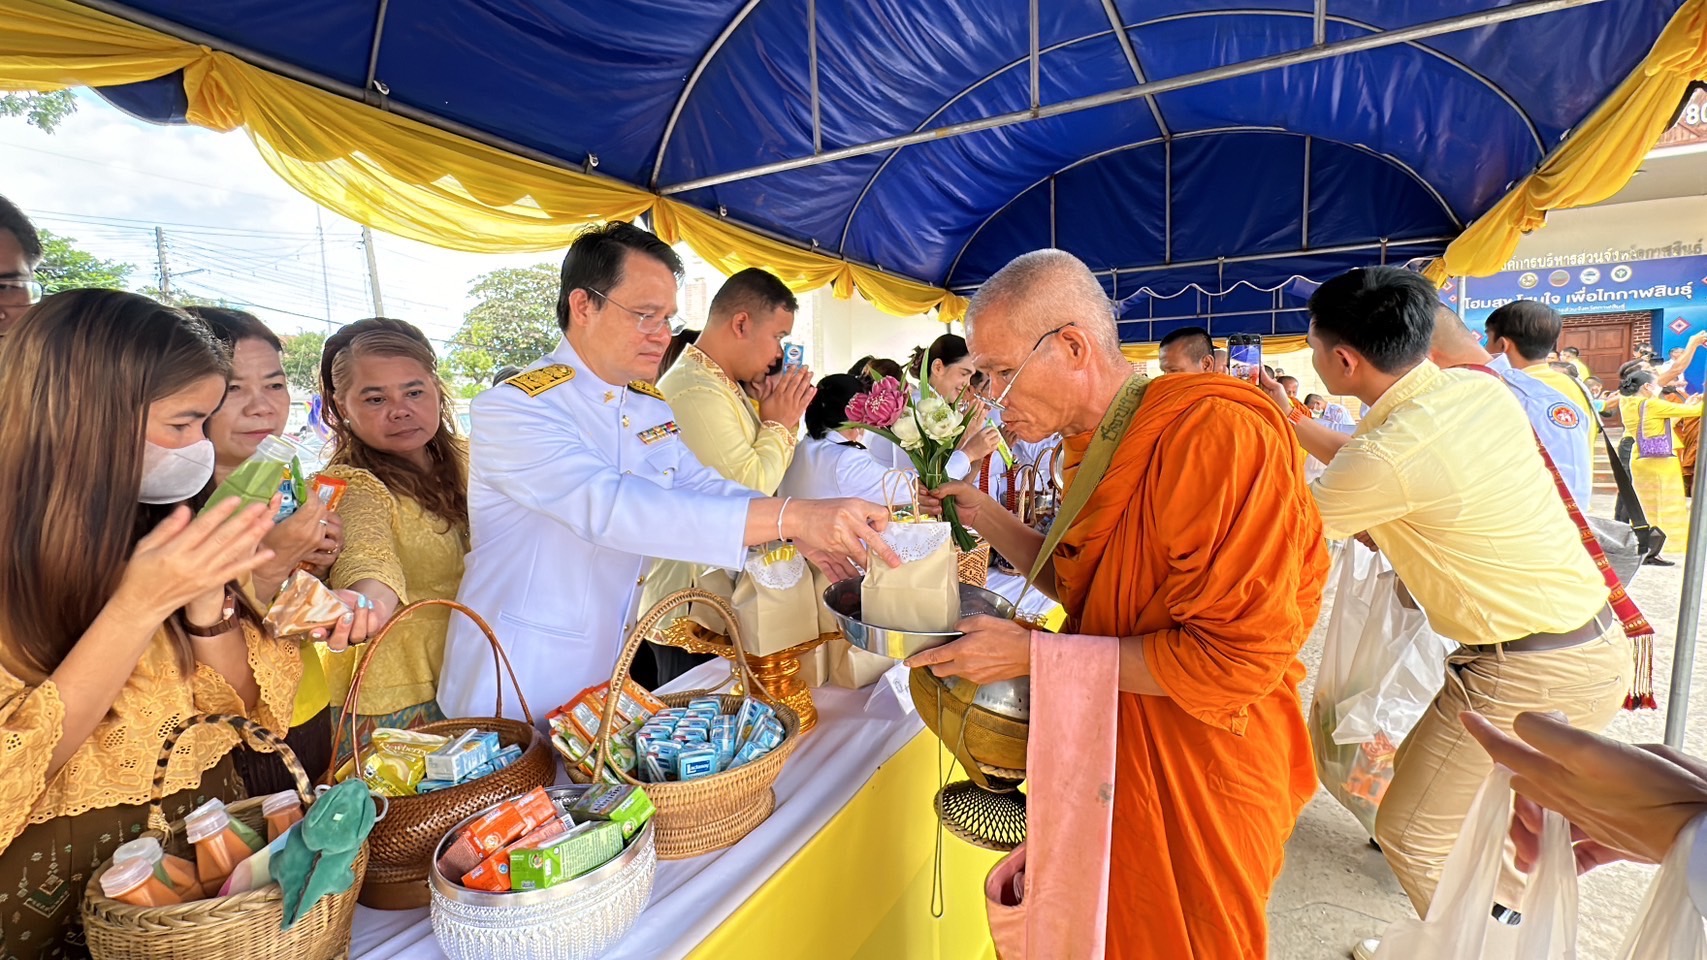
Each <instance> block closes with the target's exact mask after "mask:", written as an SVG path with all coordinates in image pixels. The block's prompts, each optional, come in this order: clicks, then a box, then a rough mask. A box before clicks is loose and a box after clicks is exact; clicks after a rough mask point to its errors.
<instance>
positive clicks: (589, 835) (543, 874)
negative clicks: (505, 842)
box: [510, 822, 626, 890]
mask: <svg viewBox="0 0 1707 960" xmlns="http://www.w3.org/2000/svg"><path fill="white" fill-rule="evenodd" d="M625 840H626V837H625V835H624V834H623V831H622V826H621V825H620V824H617V823H610V822H593V823H583V824H580V825H579V826H577V827H575V828H574V829H573V830H570V831H568V832H567V833H564V834H562V835H560V836H557V837H554V838H552V839H551V840H548V841H546V842H545V843H543V844H540V845H538V846H534V847H529V846H524V845H521V844H518V845H517V847H516V849H514V850H512V851H511V852H510V886H511V889H514V890H540V889H544V888H545V887H550V886H554V885H556V884H559V883H562V882H563V881H565V880H573V879H574V878H576V877H578V876H580V875H582V874H584V873H588V872H590V871H592V870H597V869H598V868H599V867H602V866H604V865H605V864H607V863H609V862H610V860H611V858H612V857H615V856H616V855H617V854H619V853H621V852H622V845H623V843H624V841H625Z"/></svg>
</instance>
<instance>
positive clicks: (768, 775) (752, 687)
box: [569, 590, 800, 860]
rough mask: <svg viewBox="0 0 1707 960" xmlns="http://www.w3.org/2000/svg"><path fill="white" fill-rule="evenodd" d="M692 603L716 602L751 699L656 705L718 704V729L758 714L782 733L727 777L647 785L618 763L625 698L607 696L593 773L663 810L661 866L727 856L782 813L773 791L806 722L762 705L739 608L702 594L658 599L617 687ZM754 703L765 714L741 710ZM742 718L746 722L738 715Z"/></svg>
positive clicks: (687, 698)
mask: <svg viewBox="0 0 1707 960" xmlns="http://www.w3.org/2000/svg"><path fill="white" fill-rule="evenodd" d="M688 603H705V604H710V605H711V606H713V607H714V608H715V609H716V610H717V612H718V613H719V614H720V615H721V616H722V617H723V618H724V621H725V622H726V623H727V624H728V625H729V629H730V634H731V638H732V640H733V641H734V642H733V643H732V644H731V646H732V647H733V652H734V654H735V665H736V668H737V669H738V670H739V671H740V673H741V676H742V679H743V682H744V684H745V687H746V690H747V691H748V693H749V694H751V695H752V696H751V697H739V696H734V695H730V694H724V695H721V696H717V695H714V694H712V693H711V692H710V691H706V690H693V691H688V692H685V693H667V694H664V695H662V696H661V697H659V698H658V699H659V700H661V701H662V702H663V703H664V704H665V705H666V706H667V707H671V708H675V707H686V708H689V709H690V710H692V709H693V705H694V704H695V701H705V703H702V704H700V708H701V709H704V708H705V707H706V706H708V705H709V702H710V701H712V700H715V702H716V704H717V706H716V708H715V709H716V710H717V713H716V714H715V715H709V716H707V717H706V718H705V719H706V720H708V721H710V726H712V727H713V728H715V725H716V719H717V717H736V719H737V722H738V723H739V722H743V721H744V720H751V719H752V716H751V715H752V714H753V713H755V712H759V713H769V714H771V715H773V716H772V719H774V720H775V721H776V723H777V724H778V725H779V726H780V727H781V730H780V732H779V733H778V734H777V736H776V737H775V742H774V743H770V744H769V745H768V746H767V747H766V748H765V749H764V750H763V751H762V752H758V753H756V755H754V756H751V757H750V758H748V759H745V760H743V761H742V762H740V763H738V764H737V763H731V764H729V765H727V766H725V767H724V768H723V770H722V772H715V771H716V769H717V768H716V767H715V766H713V770H712V772H703V771H694V772H695V773H696V774H698V775H695V776H691V777H689V778H688V779H682V778H681V777H680V776H679V775H678V776H677V778H676V779H675V780H669V779H668V778H667V777H666V780H665V782H652V783H649V782H646V781H645V780H642V779H640V778H639V777H636V776H634V775H633V774H631V773H629V772H627V771H625V770H623V769H622V767H621V765H619V764H618V763H617V762H616V759H615V752H616V750H617V748H618V745H619V744H620V738H619V737H618V734H619V733H620V731H619V729H618V719H617V716H618V707H619V704H620V700H621V698H620V697H610V696H607V697H605V698H604V715H603V716H602V717H601V718H600V724H599V730H598V732H597V740H598V742H597V743H596V744H594V746H595V749H596V753H595V760H594V763H593V769H594V770H600V771H606V772H607V773H608V774H609V775H610V776H611V777H612V778H614V779H616V780H618V781H620V782H621V783H623V784H629V785H634V786H638V787H642V788H644V789H645V791H646V793H647V795H648V796H650V797H651V799H652V802H653V803H654V804H655V805H656V806H657V810H658V813H657V817H656V819H655V820H654V821H653V822H654V823H655V824H656V826H657V845H658V857H659V858H660V859H663V860H681V859H685V858H687V857H695V856H698V855H700V854H702V853H710V852H711V851H713V850H721V849H723V848H724V847H727V846H730V845H731V844H733V843H735V842H736V841H738V840H740V839H741V838H742V837H744V836H746V835H747V834H748V833H750V832H752V830H753V828H754V827H757V826H758V825H759V824H761V823H763V822H764V821H765V818H767V817H769V816H770V815H771V811H772V810H773V809H775V807H776V794H775V793H774V792H772V790H771V785H772V784H774V783H775V782H776V778H777V775H778V774H780V773H781V772H782V765H783V763H784V762H786V761H787V760H788V757H789V755H790V754H791V753H793V752H794V747H795V745H796V744H797V743H798V742H799V740H800V718H799V717H798V716H797V715H796V714H795V712H794V711H793V710H792V709H791V708H790V707H789V706H788V705H787V704H785V703H773V704H763V703H762V702H760V701H759V700H758V699H757V698H758V697H759V694H760V693H761V691H762V690H763V688H762V687H761V686H760V685H759V684H758V683H757V682H756V681H755V680H754V678H753V673H752V669H751V668H750V667H749V666H748V664H747V655H746V652H745V649H744V648H743V646H742V643H741V635H740V629H741V628H740V622H739V618H738V617H737V616H736V615H735V611H734V609H733V608H731V607H730V605H729V602H728V601H727V600H724V599H723V598H722V597H719V596H716V595H715V594H711V593H707V592H705V591H704V590H680V591H677V592H676V593H673V594H671V595H669V596H667V597H665V598H664V599H663V600H661V601H659V602H658V605H657V606H655V607H653V608H652V609H651V610H649V611H647V613H646V615H645V616H643V617H641V618H640V622H639V623H638V624H636V625H635V627H634V632H633V633H632V634H630V635H629V637H628V641H627V643H625V644H624V645H623V648H622V653H621V655H620V656H618V658H617V662H616V666H615V668H614V669H613V670H612V671H611V683H610V685H611V687H612V688H613V689H616V688H619V687H620V686H621V685H622V683H623V681H624V680H625V679H626V678H627V677H628V668H629V666H630V665H631V664H632V663H633V662H634V655H635V653H636V652H638V651H639V649H640V644H641V642H642V641H644V640H645V639H646V638H647V637H648V636H650V635H651V634H652V632H653V631H655V630H656V629H657V627H658V624H659V623H660V622H661V621H662V620H663V619H664V617H665V616H666V615H667V614H669V613H670V612H671V611H672V610H674V609H675V608H677V607H679V606H682V605H684V604H688ZM754 703H758V704H759V706H762V707H763V710H761V711H754V709H753V708H752V707H751V706H749V707H748V708H747V710H745V711H743V709H742V708H743V705H744V704H754ZM708 712H709V711H708ZM742 714H746V716H745V717H743V716H740V715H742ZM767 743H768V741H767ZM637 759H639V758H637ZM678 759H679V758H678ZM714 764H715V761H714ZM569 769H570V773H571V776H573V775H574V774H575V773H576V772H577V771H576V769H575V767H573V766H570V767H569Z"/></svg>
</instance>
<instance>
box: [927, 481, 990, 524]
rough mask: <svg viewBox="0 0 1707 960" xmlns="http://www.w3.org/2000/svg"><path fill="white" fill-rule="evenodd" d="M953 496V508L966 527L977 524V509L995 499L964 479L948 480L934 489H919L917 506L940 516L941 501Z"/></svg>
mask: <svg viewBox="0 0 1707 960" xmlns="http://www.w3.org/2000/svg"><path fill="white" fill-rule="evenodd" d="M949 497H953V498H954V509H955V511H956V512H957V514H958V515H959V517H960V522H961V523H963V524H965V525H966V526H968V527H976V526H977V525H978V517H979V511H980V510H982V509H983V508H984V507H985V506H986V505H993V504H995V502H996V501H994V500H992V499H990V495H989V494H987V493H985V492H983V491H982V490H979V489H978V488H977V487H974V486H973V485H972V484H970V483H967V482H966V481H964V480H950V481H949V482H947V483H945V484H943V485H942V486H940V487H937V488H936V489H935V490H925V489H920V490H919V507H920V509H922V510H924V511H925V513H927V514H930V515H931V516H933V517H941V516H942V502H943V501H944V500H947V499H948V498H949Z"/></svg>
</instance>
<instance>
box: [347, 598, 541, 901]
mask: <svg viewBox="0 0 1707 960" xmlns="http://www.w3.org/2000/svg"><path fill="white" fill-rule="evenodd" d="M429 606H440V607H450V608H451V609H452V610H456V611H459V612H461V613H462V614H463V615H464V616H466V617H468V618H469V619H470V620H473V621H474V624H475V626H478V627H479V628H480V632H482V633H484V634H485V635H486V641H487V642H488V643H490V644H491V645H492V668H493V670H494V671H495V672H497V673H498V685H497V703H496V704H495V705H494V706H493V707H492V716H490V717H478V718H474V717H468V718H462V719H456V720H440V721H438V722H436V723H427V724H422V725H421V726H419V727H417V728H415V729H417V730H420V731H421V732H422V733H436V734H439V735H440V736H447V737H454V736H456V735H457V734H460V733H462V732H463V731H464V730H474V729H480V730H491V731H494V732H496V733H497V734H498V740H499V742H501V743H503V744H504V745H505V746H509V745H511V744H514V745H516V746H519V747H521V748H522V755H521V757H520V758H519V759H517V760H516V762H515V763H512V764H510V765H509V766H508V767H505V768H504V769H502V770H499V771H498V772H497V773H494V774H491V775H489V776H485V777H481V778H480V779H479V780H474V781H471V782H469V783H466V784H463V785H462V786H460V787H450V788H448V789H445V790H436V791H434V792H432V793H429V794H424V795H422V796H416V797H393V798H391V801H390V802H391V806H390V808H389V810H388V811H387V812H386V815H385V819H383V820H381V821H379V822H378V823H377V824H375V825H374V828H373V834H372V835H371V836H370V837H369V838H368V843H369V845H370V846H371V847H372V851H373V862H372V864H370V865H369V867H368V873H367V882H366V883H364V884H363V885H362V892H361V903H362V906H364V907H376V908H378V909H380V910H408V909H413V908H415V907H424V906H426V905H427V903H428V901H429V900H430V899H431V893H430V891H429V890H428V889H427V871H428V868H429V867H431V866H432V860H433V848H434V847H435V846H437V844H438V842H439V839H440V838H441V837H443V836H444V835H445V831H447V830H449V829H450V828H451V825H452V824H454V823H456V822H457V821H459V820H462V819H463V818H465V817H468V816H470V815H472V814H474V813H478V812H479V811H481V810H484V809H486V808H487V807H490V806H492V805H494V804H496V803H498V802H500V801H502V800H504V799H505V798H507V797H513V796H517V795H518V794H523V793H526V792H528V791H529V790H532V789H533V788H534V787H549V786H551V784H552V783H553V782H554V781H555V780H556V778H557V763H556V761H555V760H554V759H553V755H552V752H551V747H550V745H549V744H548V743H547V741H546V739H545V737H544V736H543V735H542V734H540V732H539V731H538V730H536V729H534V725H533V712H532V711H531V710H529V709H528V703H527V698H526V697H524V696H523V695H522V688H521V684H520V683H518V682H517V681H516V672H515V670H514V669H513V668H511V666H510V658H509V657H507V656H505V655H504V648H503V646H502V645H500V644H499V643H498V638H497V637H496V636H495V635H494V634H493V633H492V628H491V627H489V626H487V625H486V621H485V620H482V619H481V618H480V615H479V614H477V613H475V612H474V611H473V610H470V609H468V608H467V607H465V606H463V605H462V604H460V603H457V602H456V601H454V600H421V601H418V602H416V603H412V604H410V605H408V606H407V607H404V608H403V609H402V610H399V611H398V612H397V615H396V616H394V617H392V618H391V621H390V622H389V623H387V624H386V625H385V627H384V628H383V629H381V630H380V631H379V634H378V635H377V636H375V637H374V638H373V639H372V640H370V641H368V650H367V654H366V655H365V656H364V657H363V658H362V662H361V664H360V665H359V666H357V667H356V673H355V676H354V677H353V678H352V679H351V680H350V692H349V695H348V696H346V697H345V698H344V716H345V717H348V718H349V721H350V723H349V736H350V739H351V741H352V746H353V747H354V751H355V760H356V763H355V767H356V769H357V770H360V769H361V765H362V761H361V743H360V738H359V737H358V736H357V735H356V730H355V727H356V713H355V708H356V704H357V703H358V702H360V696H361V689H362V677H363V676H364V675H366V673H367V667H368V664H369V663H372V662H373V654H374V652H375V651H377V650H378V649H379V645H380V644H381V643H384V642H385V638H386V636H387V635H389V634H390V633H391V631H392V629H393V628H395V627H396V626H397V624H398V623H399V622H401V621H402V620H403V618H405V617H407V616H409V615H410V614H411V613H413V612H414V611H416V610H420V609H421V608H423V607H429ZM505 674H508V675H509V678H510V683H511V685H513V686H514V687H515V689H516V699H517V700H519V701H521V705H522V715H523V716H525V717H527V721H526V722H525V723H524V722H522V721H520V720H509V719H505V718H504V717H503V716H502V714H503V712H504V676H505ZM344 733H345V728H344V727H343V726H341V725H340V726H339V728H338V729H337V731H336V732H335V733H334V735H333V742H332V756H333V757H335V758H337V759H335V760H334V761H333V763H332V769H334V770H337V769H338V768H339V767H340V766H342V744H343V739H344Z"/></svg>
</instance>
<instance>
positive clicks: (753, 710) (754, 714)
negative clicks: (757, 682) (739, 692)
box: [735, 697, 776, 741]
mask: <svg viewBox="0 0 1707 960" xmlns="http://www.w3.org/2000/svg"><path fill="white" fill-rule="evenodd" d="M775 714H776V711H774V710H772V709H771V708H770V705H769V704H767V703H762V702H760V701H758V700H754V699H753V698H752V697H748V698H746V699H745V700H743V701H741V709H740V710H739V711H738V712H737V713H736V714H735V721H736V726H737V727H738V728H739V730H740V737H741V739H742V740H743V741H744V740H746V739H747V738H748V737H749V736H752V733H753V730H754V729H755V728H756V727H757V726H758V725H759V721H761V720H763V719H764V718H766V717H769V716H774V715H775Z"/></svg>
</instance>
